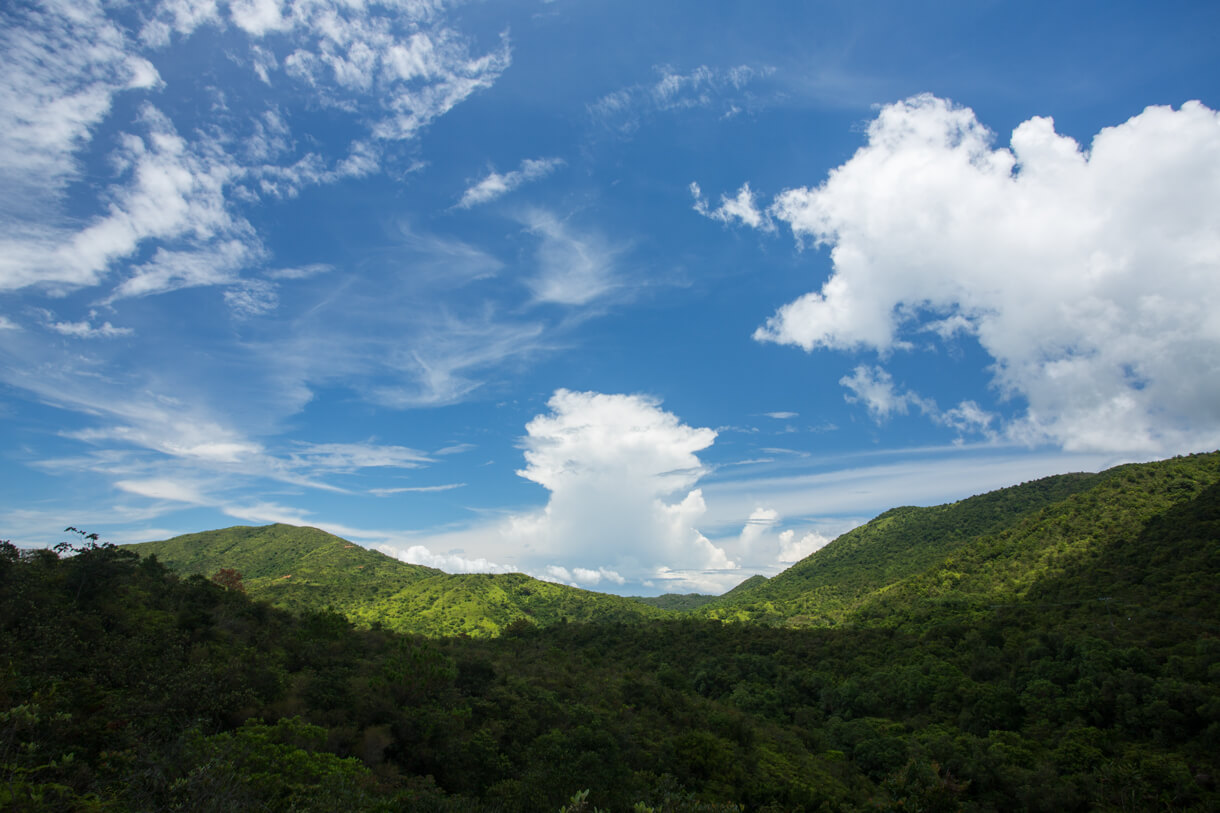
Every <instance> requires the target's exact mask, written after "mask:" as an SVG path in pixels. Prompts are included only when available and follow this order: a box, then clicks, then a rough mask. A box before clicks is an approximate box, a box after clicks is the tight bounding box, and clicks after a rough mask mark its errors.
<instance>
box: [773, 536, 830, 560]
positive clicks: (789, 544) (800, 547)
mask: <svg viewBox="0 0 1220 813" xmlns="http://www.w3.org/2000/svg"><path fill="white" fill-rule="evenodd" d="M832 541H834V540H833V539H832V538H831V537H829V536H825V535H823V534H820V533H818V532H817V531H806V532H805V534H804V535H802V536H801V538H800V539H797V537H796V531H794V530H792V529H788V530H786V531H782V532H781V533H780V535H779V543H780V550H779V557H778V558H779V561H780V562H782V563H784V564H790V563H792V562H799V561H801V560H802V559H804V558H805V557H806V556H809V555H810V554H811V553H813V552H814V551H816V550H819V549H821V548H824V547H826V546H827V545H829V544H830V543H831V542H832Z"/></svg>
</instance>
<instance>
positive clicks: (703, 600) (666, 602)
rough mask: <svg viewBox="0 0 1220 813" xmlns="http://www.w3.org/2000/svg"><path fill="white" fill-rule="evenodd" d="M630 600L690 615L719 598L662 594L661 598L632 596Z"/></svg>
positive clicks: (700, 595)
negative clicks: (689, 613) (692, 611)
mask: <svg viewBox="0 0 1220 813" xmlns="http://www.w3.org/2000/svg"><path fill="white" fill-rule="evenodd" d="M630 598H631V600H632V601H638V602H640V603H641V604H647V605H649V606H650V607H659V608H660V609H662V610H673V611H675V612H679V613H688V612H690V611H691V610H697V609H699V608H700V607H702V606H704V605H705V604H708V603H709V602H712V601H715V600H716V599H717V598H718V597H717V596H711V595H708V594H706V593H662V594H661V595H659V596H631V597H630Z"/></svg>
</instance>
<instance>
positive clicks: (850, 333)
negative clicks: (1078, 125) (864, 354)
mask: <svg viewBox="0 0 1220 813" xmlns="http://www.w3.org/2000/svg"><path fill="white" fill-rule="evenodd" d="M992 142H993V136H992V134H991V133H990V132H989V131H988V130H987V129H986V128H985V127H984V126H983V125H982V124H980V123H979V122H978V120H977V119H976V118H975V116H974V113H973V112H972V111H971V110H969V109H966V108H961V107H955V106H954V105H952V104H950V103H949V102H946V101H944V100H942V99H937V98H934V97H932V96H926V95H925V96H918V97H914V98H912V99H908V100H907V101H904V102H899V103H896V104H892V105H888V106H886V107H884V108H882V109H881V111H880V112H879V113H878V115H877V118H876V119H875V120H874V121H873V122H872V123H871V124H870V125H869V128H868V144H867V145H866V146H864V147H862V148H861V149H860V150H859V151H858V152H857V153H856V154H855V156H853V157H852V158H851V160H849V161H848V162H847V163H845V164H844V165H842V166H841V167H838V168H837V169H835V170H833V171H832V172H831V173H830V175H829V177H828V178H827V179H826V181H825V182H823V183H822V184H821V185H820V186H818V187H815V188H796V189H789V190H787V191H785V192H783V193H781V194H780V195H779V196H777V197H776V199H775V202H774V203H773V205H772V206H771V207H770V208H769V210H768V211H769V213H770V215H771V216H772V217H774V218H775V219H777V220H781V221H784V222H786V223H788V224H789V226H791V228H792V230H793V233H794V234H795V235H796V236H797V237H798V239H801V240H804V239H809V240H812V241H813V242H814V243H815V244H816V245H826V246H829V247H830V249H831V253H830V256H831V260H832V261H833V264H834V273H833V274H832V275H831V277H830V279H828V280H827V281H826V283H825V284H824V285H823V286H822V288H821V289H820V290H819V291H815V292H811V293H808V294H806V295H804V296H802V297H801V298H799V299H797V300H795V301H793V302H791V303H789V304H787V305H785V306H783V307H782V308H780V309H779V311H778V312H777V313H776V314H775V315H774V316H773V317H772V318H771V319H769V320H768V321H767V323H766V325H765V326H763V327H761V328H759V329H758V331H757V332H756V334H755V338H757V339H758V340H760V341H773V342H779V343H784V344H794V345H797V346H799V347H802V348H804V349H806V350H812V349H814V348H817V347H826V348H832V349H853V348H856V349H859V348H868V349H873V350H876V351H878V352H881V353H885V352H887V351H890V350H893V349H896V348H903V347H906V346H907V344H906V342H905V340H904V339H903V336H904V335H906V334H907V333H908V332H912V333H913V332H919V331H922V330H928V329H930V330H933V331H938V332H941V333H942V335H947V336H951V335H953V334H955V333H959V332H964V333H969V334H973V335H975V336H977V340H978V342H979V343H980V345H981V346H982V347H983V349H984V350H985V351H986V352H987V353H989V354H990V355H991V357H992V358H993V359H994V365H993V367H992V369H993V371H994V379H993V383H994V385H995V386H996V387H997V388H998V389H999V391H1000V392H1001V393H1002V394H1004V395H1009V396H1018V397H1021V398H1023V399H1025V401H1026V402H1027V403H1028V408H1027V410H1026V411H1025V413H1024V415H1023V416H1021V417H1020V418H1019V419H1018V420H1016V421H1015V422H1013V423H1012V424H1010V425H1009V426H1008V427H1007V432H1008V433H1009V434H1010V435H1011V436H1012V437H1015V438H1019V439H1022V440H1026V441H1029V442H1044V441H1046V440H1050V441H1053V442H1056V443H1059V444H1062V445H1063V447H1065V448H1067V449H1082V450H1083V449H1111V450H1121V449H1126V450H1132V451H1143V452H1156V453H1167V452H1170V451H1184V450H1193V449H1198V448H1213V447H1214V446H1216V445H1218V444H1220V273H1218V272H1220V230H1218V229H1217V227H1216V219H1215V212H1217V211H1220V116H1218V115H1217V113H1215V112H1214V111H1212V110H1209V109H1207V108H1206V107H1204V106H1203V105H1202V104H1200V103H1198V102H1188V103H1186V104H1184V105H1183V106H1182V107H1181V108H1180V109H1179V110H1173V109H1171V108H1168V107H1149V108H1148V109H1146V110H1145V111H1144V112H1143V113H1141V114H1139V115H1137V116H1135V117H1133V118H1131V119H1130V120H1129V121H1127V122H1125V123H1123V124H1120V125H1118V126H1115V127H1109V128H1106V129H1104V130H1102V131H1101V132H1100V133H1098V134H1097V135H1096V136H1095V137H1094V139H1093V142H1092V144H1091V146H1090V148H1089V149H1088V150H1087V151H1085V150H1083V149H1082V148H1081V147H1080V145H1078V144H1077V143H1076V142H1075V141H1073V140H1072V139H1070V138H1067V137H1066V136H1061V135H1058V134H1057V133H1056V132H1055V130H1054V126H1053V122H1052V121H1051V120H1050V119H1049V118H1033V119H1030V120H1029V121H1026V122H1024V123H1022V124H1021V125H1020V126H1018V127H1017V128H1016V130H1014V132H1013V134H1012V138H1011V142H1010V143H1011V147H1010V149H1004V148H994V147H993V146H992ZM866 379H867V376H866V377H865V379H859V380H860V381H861V383H867V382H866ZM865 400H866V401H867V398H865ZM869 403H875V404H877V408H878V409H879V410H881V411H882V412H883V411H884V409H885V407H884V403H885V402H884V401H883V400H878V401H869ZM959 409H962V408H960V407H959ZM956 420H959V421H963V420H965V421H967V422H970V421H973V422H974V423H976V424H977V423H978V421H979V420H980V419H979V417H978V416H975V417H974V418H970V417H969V416H968V415H967V414H966V412H965V411H963V412H961V413H958V415H957V418H956Z"/></svg>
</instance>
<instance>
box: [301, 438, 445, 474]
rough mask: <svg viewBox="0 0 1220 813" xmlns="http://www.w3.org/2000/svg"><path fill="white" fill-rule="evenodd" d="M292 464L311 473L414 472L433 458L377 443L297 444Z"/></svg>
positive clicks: (402, 447) (414, 451)
mask: <svg viewBox="0 0 1220 813" xmlns="http://www.w3.org/2000/svg"><path fill="white" fill-rule="evenodd" d="M291 458H292V460H293V461H294V462H296V463H299V464H301V465H304V466H306V467H308V468H310V469H315V470H318V469H329V470H334V471H355V470H356V469H366V468H395V469H416V468H420V467H421V466H424V465H426V464H428V463H431V462H433V461H432V458H430V457H428V455H427V454H426V453H424V452H421V451H418V450H416V449H408V448H407V447H406V446H383V445H380V444H376V443H371V442H370V443H298V444H297V445H296V448H295V450H294V451H293V452H292V455H291Z"/></svg>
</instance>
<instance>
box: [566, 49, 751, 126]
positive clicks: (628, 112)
mask: <svg viewBox="0 0 1220 813" xmlns="http://www.w3.org/2000/svg"><path fill="white" fill-rule="evenodd" d="M653 70H654V72H655V73H656V74H657V79H656V81H655V82H652V83H640V84H635V85H631V86H629V87H625V88H621V89H619V90H615V91H612V92H610V93H607V94H606V95H605V96H602V97H601V98H600V99H598V100H597V101H596V102H593V103H592V104H590V105H588V108H587V109H588V111H589V115H590V116H591V117H593V118H594V119H595V120H597V121H599V122H601V123H602V124H604V125H606V126H608V127H611V128H613V129H615V130H618V131H619V132H620V133H631V132H632V131H634V130H635V129H636V128H638V127H639V125H640V121H641V119H642V118H643V117H645V116H647V115H650V114H654V113H657V112H665V111H670V110H688V109H691V108H711V107H717V106H719V107H720V108H722V110H723V114H722V118H727V117H730V116H734V115H737V114H738V113H740V112H741V110H742V106H743V105H744V106H746V107H750V106H753V103H754V101H755V99H754V97H753V96H752V95H751V94H750V93H749V91H748V90H747V88H748V86H749V85H750V84H751V83H754V82H756V81H757V80H759V79H762V78H765V77H767V76H770V75H771V74H772V73H774V72H775V70H774V68H769V67H762V68H755V67H751V66H749V65H739V66H737V67H734V68H728V69H721V68H709V67H708V66H706V65H700V66H698V67H697V68H695V69H693V70H691V71H690V72H689V73H682V72H681V71H678V70H675V69H674V68H673V67H671V66H668V65H659V66H656V67H654V68H653Z"/></svg>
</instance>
